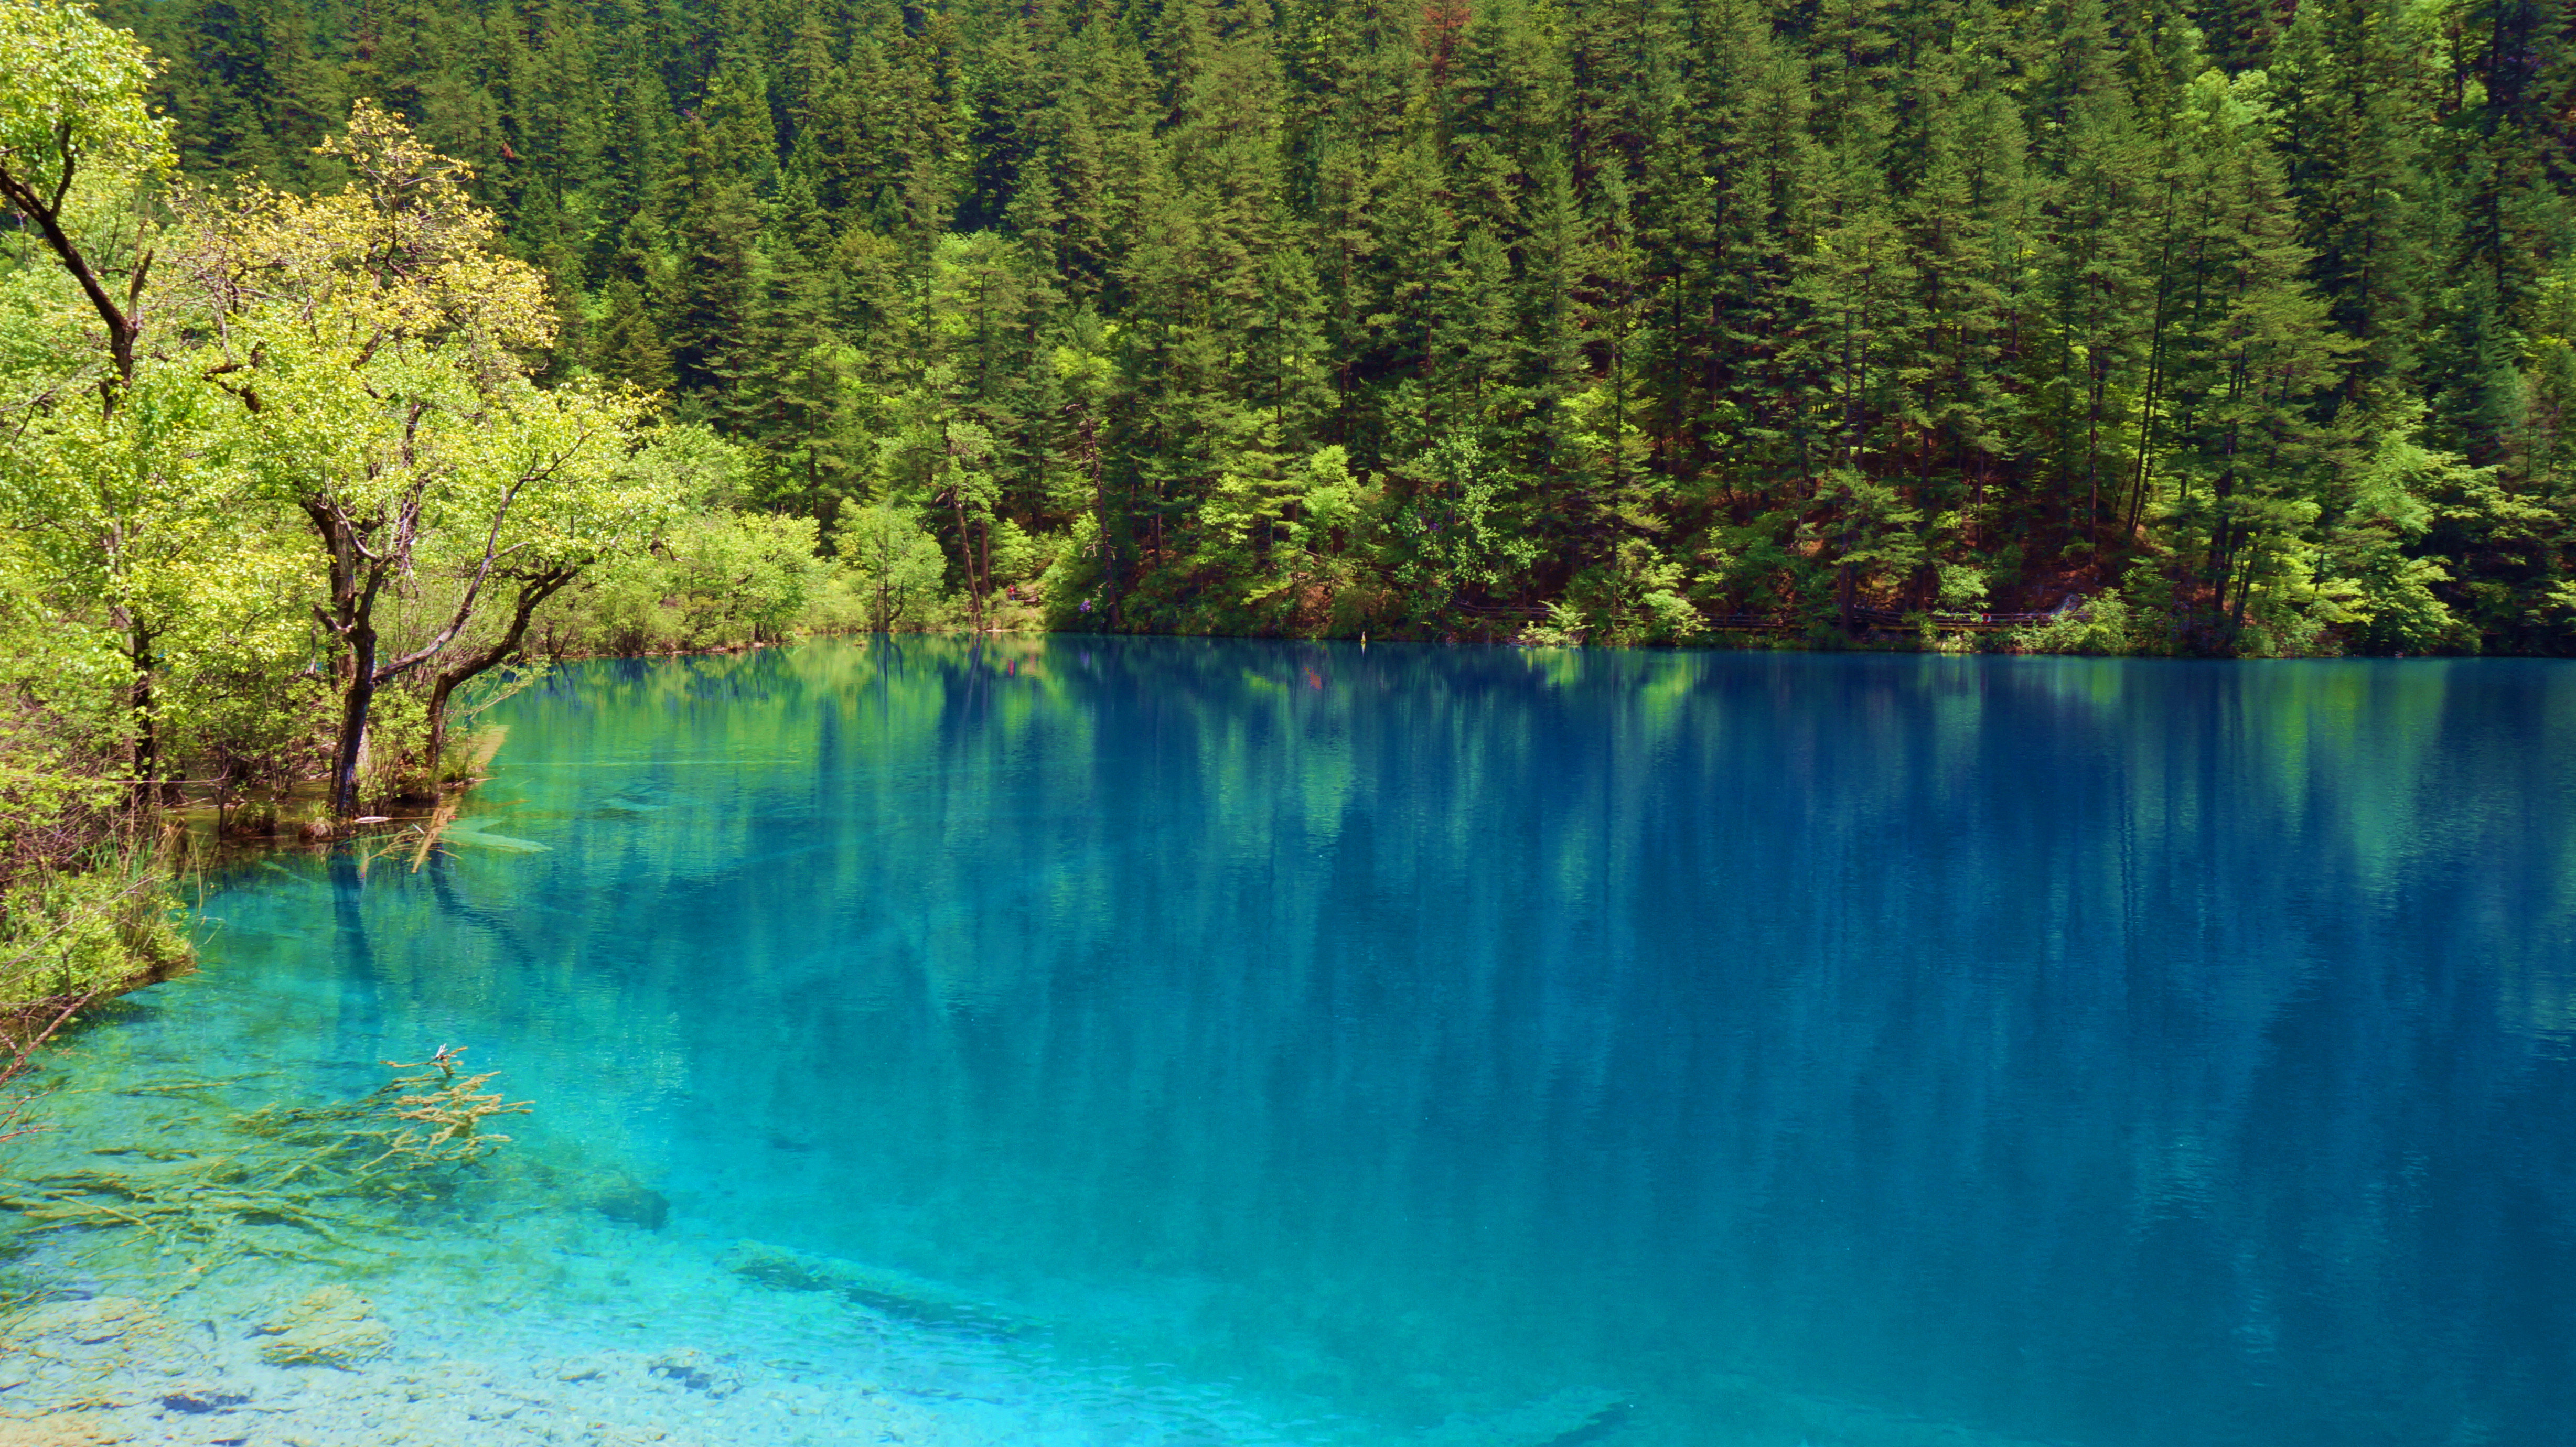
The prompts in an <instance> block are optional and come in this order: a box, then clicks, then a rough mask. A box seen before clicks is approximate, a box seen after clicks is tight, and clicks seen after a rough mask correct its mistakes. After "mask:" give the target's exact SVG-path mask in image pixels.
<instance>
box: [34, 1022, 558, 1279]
mask: <svg viewBox="0 0 2576 1447" xmlns="http://www.w3.org/2000/svg"><path fill="white" fill-rule="evenodd" d="M464 1054H465V1051H464V1049H463V1047H459V1046H444V1045H443V1046H441V1047H439V1049H438V1050H437V1052H436V1053H434V1054H432V1055H431V1056H430V1057H429V1058H428V1059H426V1060H420V1061H393V1060H387V1061H383V1062H380V1063H382V1064H384V1065H386V1066H388V1067H390V1068H392V1069H395V1070H400V1071H406V1072H411V1073H408V1074H403V1075H398V1076H396V1077H395V1078H394V1079H392V1080H390V1081H388V1082H386V1083H385V1084H383V1085H381V1086H379V1087H377V1088H376V1089H375V1090H373V1091H371V1092H369V1093H368V1094H367V1095H365V1096H363V1097H361V1098H360V1099H357V1100H353V1101H345V1102H339V1103H335V1104H331V1105H324V1106H308V1107H293V1108H285V1107H280V1106H278V1105H275V1104H271V1105H267V1106H263V1107H261V1108H260V1109H258V1110H255V1111H250V1112H247V1113H236V1114H233V1115H231V1116H229V1117H228V1118H227V1119H225V1120H224V1121H222V1122H221V1123H220V1124H219V1125H218V1126H217V1128H216V1129H215V1130H214V1131H213V1132H211V1133H209V1132H207V1131H206V1130H205V1129H204V1128H203V1123H202V1122H200V1121H196V1120H183V1121H181V1122H179V1123H177V1124H176V1125H175V1126H174V1127H173V1132H174V1133H175V1134H178V1135H180V1137H181V1138H182V1140H183V1141H185V1142H186V1143H153V1144H138V1145H120V1146H110V1147H103V1148H100V1149H97V1150H93V1151H91V1152H90V1153H89V1154H90V1156H91V1157H92V1158H93V1159H95V1160H98V1161H99V1164H95V1165H88V1166H83V1167H80V1168H77V1169H70V1170H61V1171H56V1172H53V1173H50V1174H41V1175H36V1176H34V1177H32V1178H31V1179H29V1180H28V1181H27V1182H26V1183H25V1187H24V1188H23V1189H21V1190H20V1191H19V1192H18V1193H17V1194H14V1195H9V1196H0V1208H6V1209H9V1210H13V1211H17V1212H19V1213H20V1214H21V1215H22V1217H23V1218H24V1219H25V1221H26V1222H27V1223H28V1224H29V1225H30V1226H32V1227H34V1228H35V1229H38V1230H46V1229H53V1230H60V1229H65V1228H87V1229H94V1230H110V1231H115V1230H120V1229H122V1230H126V1231H130V1232H132V1233H135V1234H137V1235H139V1236H141V1237H143V1238H147V1239H149V1240H150V1241H151V1242H152V1243H154V1245H155V1246H156V1248H157V1251H158V1254H160V1255H163V1256H168V1257H173V1258H176V1259H179V1260H183V1261H185V1262H186V1263H187V1266H186V1269H185V1271H184V1272H183V1273H182V1275H181V1277H180V1279H179V1282H178V1284H177V1286H176V1287H175V1288H174V1294H175V1292H176V1291H178V1290H185V1289H186V1287H187V1286H188V1285H190V1284H193V1283H194V1282H195V1281H196V1280H199V1279H201V1278H202V1277H203V1276H204V1275H205V1274H206V1273H208V1272H211V1271H213V1270H215V1269H216V1268H218V1267H220V1266H222V1265H223V1264H225V1263H227V1262H230V1261H232V1260H235V1259H238V1258H240V1257H242V1256H250V1255H260V1256H284V1257H296V1258H303V1259H327V1258H326V1257H325V1256H324V1254H323V1250H322V1248H325V1247H327V1248H338V1249H340V1250H342V1251H354V1252H360V1253H366V1252H370V1251H372V1250H374V1249H375V1248H373V1247H370V1246H369V1245H367V1244H366V1243H365V1241H364V1239H363V1238H364V1237H365V1236H367V1235H369V1234H406V1233H407V1230H408V1228H407V1227H406V1226H405V1225H404V1223H403V1222H402V1220H401V1219H400V1211H401V1208H403V1207H405V1206H407V1205H413V1204H417V1203H420V1202H423V1201H426V1200H429V1199H432V1198H438V1197H444V1196H447V1195H451V1194H452V1193H453V1192H454V1190H455V1188H456V1185H457V1181H458V1171H459V1169H460V1168H462V1167H465V1166H468V1165H471V1164H472V1163H473V1162H475V1161H478V1160H480V1159H482V1158H483V1157H484V1156H486V1155H488V1154H489V1153H490V1152H491V1151H493V1150H494V1149H495V1148H497V1147H499V1146H501V1145H504V1144H507V1143H508V1142H509V1139H510V1138H509V1137H508V1136H506V1135H500V1134H496V1133H493V1132H491V1131H489V1130H487V1129H485V1126H486V1124H487V1123H488V1122H489V1121H490V1120H491V1119H492V1118H493V1117H495V1116H503V1115H518V1114H524V1113H526V1112H527V1111H528V1109H529V1106H530V1103H529V1102H527V1101H523V1100H522V1101H512V1100H509V1099H507V1098H506V1097H505V1096H504V1095H502V1094H501V1093H500V1092H498V1091H492V1090H487V1089H486V1088H485V1087H486V1086H488V1085H489V1084H490V1082H491V1081H492V1079H493V1078H494V1077H495V1076H497V1075H498V1074H499V1073H500V1072H498V1071H488V1070H487V1071H483V1072H481V1073H478V1074H471V1075H469V1074H466V1073H464V1071H463V1068H462V1059H463V1056H464ZM255 1078H257V1077H256V1076H243V1077H236V1078H233V1079H227V1080H197V1081H178V1082H172V1083H168V1084H161V1085H147V1086H139V1087H132V1088H131V1089H132V1090H133V1091H134V1092H135V1093H143V1094H158V1095H191V1094H196V1093H198V1092H205V1091H213V1090H219V1089H223V1088H227V1087H231V1086H235V1085H238V1084H240V1083H241V1082H242V1081H243V1080H248V1079H255ZM210 1134H211V1136H212V1139H211V1140H209V1139H207V1137H208V1136H209V1135H210ZM261 1228H286V1229H283V1230H277V1229H261ZM316 1243H319V1245H317V1244H316Z"/></svg>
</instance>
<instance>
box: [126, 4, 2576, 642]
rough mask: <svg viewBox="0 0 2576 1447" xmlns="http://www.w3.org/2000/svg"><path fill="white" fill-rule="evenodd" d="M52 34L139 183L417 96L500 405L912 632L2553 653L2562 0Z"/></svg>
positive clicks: (1532, 7)
mask: <svg viewBox="0 0 2576 1447" xmlns="http://www.w3.org/2000/svg"><path fill="white" fill-rule="evenodd" d="M103 13H105V14H106V15H107V17H108V18H109V19H111V20H113V21H114V22H115V23H117V24H121V25H128V26H131V27H133V28H134V29H135V30H136V31H137V32H138V33H139V34H141V35H143V36H144V37H146V38H147V39H148V40H149V42H150V44H151V46H152V48H153V49H154V51H155V52H156V53H157V54H158V55H159V56H160V57H162V58H163V59H164V62H165V64H164V67H163V68H162V69H161V70H160V71H159V72H158V73H157V75H156V78H155V80H154V83H153V84H154V88H153V96H154V99H155V101H156V103H157V104H158V105H159V106H160V107H162V109H163V110H164V112H165V113H166V114H167V115H168V116H169V117H170V118H171V119H172V120H173V121H174V122H175V125H176V142H177V147H178V155H179V159H180V167H179V173H178V174H179V175H180V176H182V177H184V178H186V180H187V181H188V182H190V183H193V184H196V185H201V186H208V187H215V188H222V187H229V186H239V185H244V184H248V183H250V182H252V181H254V180H256V181H257V182H259V183H263V184H267V185H273V186H276V187H280V188H283V189H285V190H287V191H290V192H304V191H311V190H314V189H317V188H327V187H330V186H332V185H335V184H339V183H340V182H341V180H342V179H343V177H344V176H345V175H346V173H347V167H346V163H345V161H344V160H343V159H342V158H340V157H337V156H335V155H333V154H332V153H331V152H330V151H329V150H328V149H327V148H326V147H325V146H324V142H325V141H326V139H327V138H328V137H329V136H331V135H332V134H334V133H335V132H336V131H337V130H338V129H339V128H341V127H343V126H344V125H345V124H346V120H347V117H348V115H349V113H350V107H351V105H352V103H353V101H355V100H358V99H361V98H371V99H373V100H375V101H377V102H379V103H381V104H382V105H384V106H385V107H387V108H388V109H389V110H391V111H393V112H395V113H397V114H399V115H401V116H403V117H406V118H408V119H409V120H410V121H411V122H412V123H413V124H414V125H416V126H417V127H418V129H419V134H420V136H421V138H422V139H423V140H424V141H425V142H427V143H428V144H429V145H431V146H433V147H435V148H436V149H438V150H439V151H440V152H442V153H444V154H447V155H452V156H455V157H458V158H460V159H462V160H463V161H465V162H467V163H468V164H470V166H471V168H472V171H473V178H474V179H473V181H472V182H471V189H472V192H473V194H474V196H475V197H476V199H478V200H479V201H480V202H482V203H483V204H485V205H487V206H489V207H490V208H492V210H493V211H494V213H495V214H496V215H497V216H498V217H499V219H500V227H501V238H502V244H503V245H504V246H505V247H506V249H507V250H508V251H509V253H510V254H511V255H513V256H515V257H518V258H520V259H522V260H524V261H526V262H527V263H529V264H530V265H532V266H534V267H536V268H538V269H539V270H541V271H542V272H543V273H544V274H545V276H546V278H547V280H548V283H549V291H550V296H551V298H552V304H553V306H554V308H555V312H556V325H555V336H554V340H553V342H552V344H551V346H550V347H549V348H548V349H547V351H546V355H545V359H544V364H543V365H544V375H545V376H546V377H548V378H551V379H569V378H575V377H585V376H586V377H595V378H600V379H605V380H613V381H619V382H625V383H630V384H632V385H633V386H635V387H637V388H638V389H641V390H643V391H645V392H649V393H653V394H655V395H657V396H659V397H661V398H663V399H665V402H664V405H665V406H666V407H667V408H668V410H669V413H670V415H671V416H673V417H674V418H677V419H684V420H687V421H690V422H694V423H698V424H701V425H703V426H705V427H707V428H709V429H711V430H712V431H713V432H714V433H715V434H716V435H718V436H720V437H721V438H723V439H725V440H727V441H729V442H731V443H733V444H735V445H736V446H738V447H739V448H741V449H742V450H743V454H744V457H745V459H746V468H745V472H746V481H745V486H744V489H743V500H744V502H745V503H746V504H748V505H750V506H753V507H756V508H759V509H763V510H769V511H774V512H777V513H781V514H786V515H791V516H796V517H802V518H808V519H811V520H812V521H813V522H814V524H815V525H816V527H817V529H818V530H819V536H820V538H821V539H822V540H823V541H824V543H825V544H826V546H827V547H828V546H829V545H830V544H831V543H832V542H833V541H834V540H836V539H858V538H869V539H873V540H874V542H873V544H872V545H871V546H873V547H874V548H875V550H876V551H877V552H878V553H879V554H881V555H885V556H891V554H892V551H893V550H894V549H895V548H896V547H897V546H899V543H898V542H897V541H896V540H897V539H900V540H901V542H904V543H908V542H909V541H910V537H909V533H910V531H911V529H912V528H915V527H917V528H919V529H920V530H922V531H925V532H927V533H928V534H929V535H930V536H932V537H934V538H935V539H936V540H937V542H938V544H939V546H940V549H941V557H942V566H943V576H942V585H943V587H944V588H945V589H946V590H948V591H949V592H950V593H951V594H953V596H954V597H955V598H956V600H957V601H958V602H959V604H960V605H961V606H960V609H959V611H960V615H961V616H960V619H959V621H960V622H961V623H970V624H977V625H983V626H990V625H991V623H992V621H993V619H994V618H995V617H996V616H997V615H1003V614H1006V613H1008V614H1009V615H1010V616H1022V615H1021V613H1020V612H1019V611H1017V610H1015V609H1014V608H1013V605H1018V604H1026V605H1029V606H1031V607H1034V608H1036V609H1039V610H1042V612H1043V617H1044V620H1045V622H1046V624H1047V625H1048V626H1051V627H1056V628H1084V629H1104V630H1131V631H1147V632H1214V633H1228V634H1250V635H1308V636H1312V635H1330V636H1350V635H1354V634H1357V633H1361V632H1373V633H1375V634H1377V635H1378V636H1381V637H1388V636H1396V637H1430V638H1442V637H1462V638H1473V637H1493V638H1507V637H1515V636H1517V637H1522V638H1526V639H1530V640H1534V641H1555V642H1571V641H1586V642H1678V641H1685V640H1689V639H1693V638H1699V637H1705V636H1706V635H1708V634H1710V633H1712V632H1713V631H1718V630H1722V629H1725V628H1728V627H1730V626H1739V625H1746V624H1760V625H1767V626H1769V627H1771V628H1772V629H1773V630H1774V636H1777V633H1778V632H1781V631H1786V632H1788V633H1790V635H1791V636H1793V637H1799V638H1801V639H1802V641H1807V642H1824V643H1832V642H1834V641H1836V640H1838V639H1841V638H1846V637H1851V636H1854V635H1857V634H1861V633H1864V632H1866V631H1868V630H1869V629H1870V628H1872V627H1876V628H1878V629H1879V631H1881V632H1901V633H1904V634H1906V635H1909V636H1923V634H1924V633H1925V632H1926V630H1927V629H1928V630H1929V631H1930V632H1931V633H1932V634H1934V635H1937V634H1938V633H1939V631H1940V630H1939V628H1938V625H1939V623H1940V622H1941V621H1942V620H1944V619H1945V618H1961V617H1967V616H1971V615H1977V614H1985V613H1995V612H2014V611H2021V612H2030V611H2038V610H2051V609H2059V608H2067V609H2068V612H2067V613H2066V614H2065V615H2064V616H2063V617H2062V618H2061V619H2060V620H2059V621H2058V622H2057V623H2056V624H2055V625H2053V626H2051V627H2049V628H2046V629H2041V630H2033V631H2031V632H2029V633H2027V634H2025V636H2024V637H2023V638H2022V639H2021V640H2020V642H2019V645H2018V646H2024V647H2041V648H2083V649H2087V650H2093V651H2114V652H2181V653H2191V654H2215V655H2230V656H2265V655H2313V654H2322V653H2338V652H2341V653H2376V654H2390V653H2400V652H2405V653H2417V652H2427V651H2441V652H2468V651H2483V652H2490V653H2559V652H2564V651H2566V649H2567V648H2568V646H2569V644H2570V641H2571V636H2576V635H2571V631H2570V630H2571V624H2576V592H2571V591H2570V577H2569V572H2568V557H2567V553H2568V548H2569V537H2568V527H2569V522H2568V506H2569V504H2568V494H2569V488H2570V485H2571V479H2570V472H2569V467H2570V457H2571V452H2570V449H2571V447H2576V438H2571V437H2570V435H2569V424H2568V422H2567V416H2568V409H2569V406H2570V404H2571V401H2576V390H2571V389H2576V359H2571V357H2570V353H2569V344H2570V338H2571V337H2576V250H2571V246H2570V227H2571V216H2570V211H2569V206H2568V199H2567V198H2568V194H2569V183H2570V170H2569V167H2570V154H2569V145H2570V141H2571V138H2576V63H2571V55H2570V49H2569V47H2570V44H2571V35H2570V25H2571V14H2570V12H2569V11H2568V9H2567V7H2565V6H2563V5H2556V6H2553V5H2550V4H2546V3H2542V0H2314V3H2309V4H2304V5H2301V4H2272V5H2263V4H2254V3H2248V0H2204V3H2199V4H2169V3H2161V0H2040V3H2015V0H1798V3H1785V0H1618V3H1603V0H1581V3H1535V0H1481V3H1479V0H1429V3H1412V0H1408V3H1404V4H1374V3H1344V0H1284V3H1272V0H1251V3H1234V4H1221V3H1206V0H1173V3H1168V4H1160V5H1157V4H1152V3H1119V0H1062V3H1059V0H1022V3H1009V4H1004V3H998V0H955V3H950V4H944V5H904V4H897V3H893V0H830V3H824V4H788V3H783V0H719V3H696V0H649V3H648V0H601V3H594V4H576V3H564V0H543V3H532V0H476V3H456V0H444V3H438V0H153V3H138V0H114V3H112V4H110V5H109V6H108V7H107V9H106V10H105V11H104V12H103ZM862 550H864V548H863V547H861V546H853V547H852V548H851V551H853V552H854V553H855V552H857V551H862ZM2070 605H2071V606H2070Z"/></svg>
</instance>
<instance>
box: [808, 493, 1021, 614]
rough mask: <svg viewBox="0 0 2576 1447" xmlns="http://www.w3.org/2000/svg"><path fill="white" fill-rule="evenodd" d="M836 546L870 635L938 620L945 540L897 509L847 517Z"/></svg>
mask: <svg viewBox="0 0 2576 1447" xmlns="http://www.w3.org/2000/svg"><path fill="white" fill-rule="evenodd" d="M832 545H833V549H834V551H835V552H837V553H838V554H839V556H840V560H841V566H842V571H843V575H844V577H845V578H846V581H847V588H848V592H849V596H850V598H851V599H852V600H853V601H854V602H855V604H856V605H857V608H858V610H859V618H860V619H861V621H862V626H864V627H865V628H866V629H867V630H868V631H869V632H872V633H891V632H895V631H897V630H900V629H906V628H920V627H923V626H925V625H927V624H929V623H931V622H933V621H935V620H936V618H937V616H938V610H939V603H940V583H941V577H942V575H943V574H944V573H945V572H946V571H947V562H946V560H945V559H944V558H943V557H942V556H941V554H940V551H939V540H938V539H936V538H934V537H932V536H931V535H930V534H929V532H928V531H926V530H925V529H923V528H922V526H921V525H920V523H919V522H918V521H917V520H916V519H915V518H914V517H913V515H912V514H911V513H909V512H906V511H905V510H904V509H902V508H899V507H897V506H895V505H894V504H892V503H875V504H872V505H870V506H868V507H864V508H861V509H859V510H857V511H856V512H853V513H850V514H847V515H845V516H844V517H843V519H842V522H841V527H840V529H839V531H837V532H836V533H834V534H833V539H832ZM1006 556H1007V554H1006Z"/></svg>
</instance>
